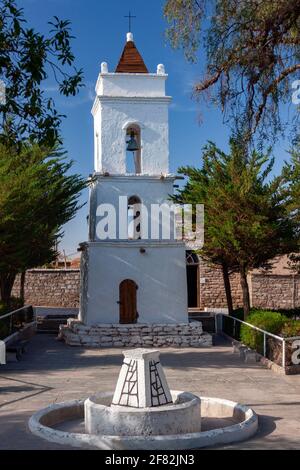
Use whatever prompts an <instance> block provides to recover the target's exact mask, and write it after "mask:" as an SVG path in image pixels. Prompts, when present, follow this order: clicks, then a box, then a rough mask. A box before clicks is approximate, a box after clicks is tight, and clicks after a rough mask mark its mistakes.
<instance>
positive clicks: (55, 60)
mask: <svg viewBox="0 0 300 470" xmlns="http://www.w3.org/2000/svg"><path fill="white" fill-rule="evenodd" d="M49 28H50V32H49V36H48V37H45V36H44V35H43V34H41V33H39V32H37V31H35V30H34V29H33V28H30V27H28V26H27V22H26V20H25V18H24V13H23V9H19V8H17V5H16V2H15V0H0V80H2V82H3V83H4V85H5V100H4V99H2V100H1V101H0V116H1V121H0V135H1V137H2V140H3V137H4V136H5V137H7V128H6V127H7V121H8V120H9V135H10V137H11V140H16V139H17V140H20V139H27V138H28V137H30V138H32V139H33V140H35V141H39V142H42V143H43V144H46V145H48V146H53V145H54V143H55V142H56V141H57V139H58V135H59V126H60V123H61V119H62V117H63V116H62V115H60V114H58V112H57V110H56V109H55V104H54V102H53V99H52V98H47V97H46V96H45V92H44V90H43V89H42V84H43V82H44V81H45V80H47V79H48V78H49V76H53V77H54V79H55V81H56V83H57V86H58V88H59V91H60V93H61V94H63V95H65V96H69V95H75V94H76V93H77V92H78V90H79V88H80V87H81V86H82V70H77V69H76V68H74V66H73V64H74V60H75V59H74V55H73V53H72V49H71V40H72V39H73V37H72V35H71V30H70V22H69V21H68V20H60V19H59V18H57V17H55V18H54V19H53V20H52V21H51V22H50V23H49ZM2 98H3V97H2Z"/></svg>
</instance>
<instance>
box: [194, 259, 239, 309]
mask: <svg viewBox="0 0 300 470" xmlns="http://www.w3.org/2000/svg"><path fill="white" fill-rule="evenodd" d="M199 269H200V276H199V277H200V309H201V310H204V309H205V308H226V307H227V302H226V294H225V289H224V282H223V274H222V271H221V269H220V268H217V267H211V266H208V265H207V264H206V263H204V262H203V261H201V263H200V266H199ZM230 285H231V292H232V300H233V306H234V308H237V307H239V306H241V305H242V303H243V300H242V299H243V298H242V289H241V285H240V279H239V275H238V274H232V275H231V276H230Z"/></svg>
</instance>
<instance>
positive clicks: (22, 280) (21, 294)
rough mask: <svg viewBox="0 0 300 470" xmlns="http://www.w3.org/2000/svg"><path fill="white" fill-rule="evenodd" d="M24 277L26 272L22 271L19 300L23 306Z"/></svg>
mask: <svg viewBox="0 0 300 470" xmlns="http://www.w3.org/2000/svg"><path fill="white" fill-rule="evenodd" d="M25 277H26V271H22V273H21V278H20V299H21V302H22V305H24V303H25Z"/></svg>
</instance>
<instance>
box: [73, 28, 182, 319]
mask: <svg viewBox="0 0 300 470" xmlns="http://www.w3.org/2000/svg"><path fill="white" fill-rule="evenodd" d="M166 79H167V75H166V73H165V69H164V66H163V65H162V64H159V65H158V66H157V71H156V73H149V72H148V69H147V67H146V65H145V63H144V61H143V59H142V57H141V55H140V53H139V52H138V50H137V48H136V46H135V44H134V42H133V35H132V33H127V42H126V45H125V47H124V50H123V53H122V55H121V58H120V61H119V63H118V66H117V68H116V70H115V72H113V73H111V72H109V67H108V64H107V63H106V62H103V63H102V64H101V72H100V74H99V78H98V81H97V84H96V99H95V102H94V105H93V109H92V114H93V117H94V141H95V154H94V166H95V172H94V174H93V178H92V179H93V182H92V185H91V189H90V216H89V241H88V242H86V243H83V244H81V249H82V265H81V302H80V303H81V305H80V318H81V320H82V321H83V322H84V323H85V324H88V325H91V324H98V323H114V324H116V323H179V322H187V321H188V316H187V287H186V261H185V245H184V243H183V242H182V241H178V240H176V238H175V235H174V233H175V231H174V214H173V213H172V212H171V213H170V214H169V216H170V217H169V226H167V225H168V224H166V222H165V221H166V220H167V219H166V218H164V217H163V215H166V214H167V212H168V211H167V210H166V208H168V206H170V205H171V202H170V195H171V194H173V184H174V180H175V177H174V175H171V174H170V173H169V124H168V106H169V103H170V101H171V98H170V97H169V96H166V92H165V84H166ZM164 211H166V213H165V214H164Z"/></svg>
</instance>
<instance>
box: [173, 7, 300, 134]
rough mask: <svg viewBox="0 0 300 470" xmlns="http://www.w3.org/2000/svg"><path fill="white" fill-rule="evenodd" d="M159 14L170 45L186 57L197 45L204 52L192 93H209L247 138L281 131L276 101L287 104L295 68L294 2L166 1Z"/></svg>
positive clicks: (192, 56) (298, 49) (299, 33)
mask: <svg viewBox="0 0 300 470" xmlns="http://www.w3.org/2000/svg"><path fill="white" fill-rule="evenodd" d="M164 13H165V16H166V18H167V20H168V22H169V28H168V30H167V37H168V39H169V40H170V42H171V44H172V45H173V47H175V48H183V50H184V52H185V55H186V57H187V59H188V60H190V61H195V60H196V58H197V51H198V47H199V45H201V46H203V47H204V49H205V51H206V56H207V64H206V71H205V74H204V76H203V78H202V79H201V81H200V82H199V83H197V84H196V85H195V87H194V94H195V96H197V97H201V96H202V95H203V94H205V92H208V91H209V93H210V95H209V96H210V98H211V99H212V100H213V101H214V102H216V103H217V104H218V105H220V106H221V107H222V109H223V111H224V112H225V115H226V116H227V117H228V118H229V119H231V118H233V120H234V123H235V126H236V125H238V126H239V131H240V132H243V133H244V135H246V137H247V138H249V139H250V138H251V137H252V135H253V134H254V133H255V132H256V131H257V130H259V134H260V136H261V137H262V138H264V139H266V138H267V139H269V138H270V136H271V135H273V136H275V135H276V134H277V133H278V132H280V131H284V128H285V125H286V124H287V122H284V120H282V119H281V118H280V114H279V110H280V104H282V103H291V96H292V82H293V80H295V79H296V78H298V77H299V71H300V0H293V1H291V0H276V1H274V0H212V1H211V0H166V2H165V7H164ZM202 39H203V40H202ZM206 94H207V93H206ZM297 115H298V113H295V119H297ZM294 125H295V126H296V125H297V122H294Z"/></svg>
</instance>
